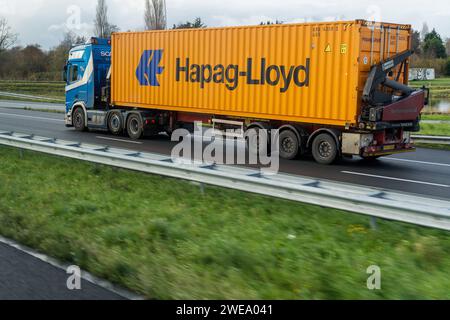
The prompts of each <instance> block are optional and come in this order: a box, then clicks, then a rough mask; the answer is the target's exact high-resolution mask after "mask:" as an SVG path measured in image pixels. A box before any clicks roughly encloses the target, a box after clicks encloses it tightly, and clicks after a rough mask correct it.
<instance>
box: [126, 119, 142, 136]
mask: <svg viewBox="0 0 450 320" xmlns="http://www.w3.org/2000/svg"><path fill="white" fill-rule="evenodd" d="M127 132H128V136H129V137H130V138H131V139H133V140H139V139H140V138H142V135H143V134H144V125H143V123H142V118H141V116H140V115H138V114H135V113H133V114H131V115H130V116H129V117H128V120H127Z"/></svg>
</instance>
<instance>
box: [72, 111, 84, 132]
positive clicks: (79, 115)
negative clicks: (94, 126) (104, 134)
mask: <svg viewBox="0 0 450 320" xmlns="http://www.w3.org/2000/svg"><path fill="white" fill-rule="evenodd" d="M73 126H74V127H75V130H76V131H80V132H82V131H86V118H85V115H84V111H83V108H81V107H78V108H76V109H75V111H74V112H73Z"/></svg>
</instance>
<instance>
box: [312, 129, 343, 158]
mask: <svg viewBox="0 0 450 320" xmlns="http://www.w3.org/2000/svg"><path fill="white" fill-rule="evenodd" d="M312 154H313V157H314V159H315V160H316V161H317V162H318V163H320V164H325V165H329V164H332V163H333V162H335V161H336V159H337V157H338V146H337V144H336V141H335V140H334V139H333V137H332V136H330V135H329V134H326V133H322V134H319V135H318V136H317V137H316V138H315V139H314V142H313V145H312Z"/></svg>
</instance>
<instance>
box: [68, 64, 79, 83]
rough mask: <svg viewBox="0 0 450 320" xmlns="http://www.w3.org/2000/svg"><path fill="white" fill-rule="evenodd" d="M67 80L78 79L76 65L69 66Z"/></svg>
mask: <svg viewBox="0 0 450 320" xmlns="http://www.w3.org/2000/svg"><path fill="white" fill-rule="evenodd" d="M69 81H70V82H75V81H78V66H71V67H70V76H69Z"/></svg>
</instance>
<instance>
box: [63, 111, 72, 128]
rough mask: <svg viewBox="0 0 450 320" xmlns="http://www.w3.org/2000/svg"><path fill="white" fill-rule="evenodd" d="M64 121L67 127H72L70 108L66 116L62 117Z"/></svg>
mask: <svg viewBox="0 0 450 320" xmlns="http://www.w3.org/2000/svg"><path fill="white" fill-rule="evenodd" d="M64 122H65V124H66V127H68V128H70V127H73V121H72V110H70V111H69V112H68V113H66V116H65V117H64Z"/></svg>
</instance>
